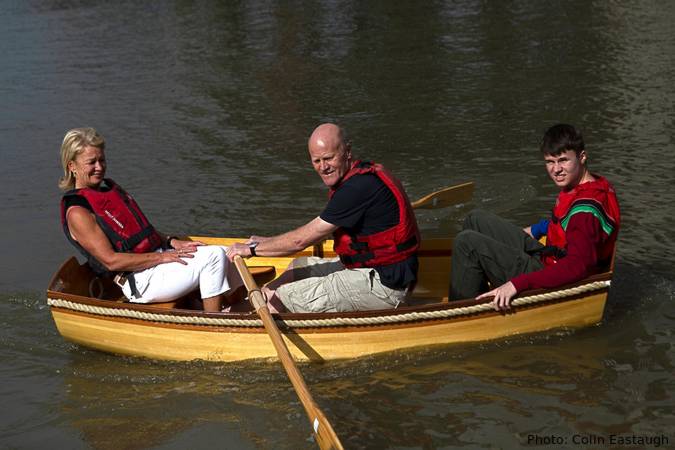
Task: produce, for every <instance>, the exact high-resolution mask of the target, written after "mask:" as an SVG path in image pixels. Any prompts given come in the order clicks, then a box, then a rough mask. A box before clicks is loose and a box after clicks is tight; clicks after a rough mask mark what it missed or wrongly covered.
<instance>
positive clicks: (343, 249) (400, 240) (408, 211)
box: [328, 160, 421, 268]
mask: <svg viewBox="0 0 675 450" xmlns="http://www.w3.org/2000/svg"><path fill="white" fill-rule="evenodd" d="M368 173H370V174H373V175H376V176H377V177H378V178H379V179H380V180H382V182H383V183H384V184H385V186H387V188H389V190H390V191H391V192H392V193H393V195H394V198H395V199H396V203H397V204H398V210H399V220H398V224H396V225H394V226H393V227H391V228H388V229H386V230H384V231H380V232H377V233H374V234H370V235H367V236H361V235H356V236H354V235H351V234H349V233H348V232H347V231H346V230H345V229H343V228H338V229H337V230H335V232H334V233H333V238H334V245H333V249H334V250H335V253H337V254H338V256H340V260H341V261H342V263H343V264H344V265H345V266H346V267H348V268H355V267H376V266H384V265H388V264H395V263H398V262H402V261H405V260H406V259H407V258H409V257H410V256H412V255H414V254H415V252H417V250H418V249H419V246H420V241H421V238H420V232H419V230H418V228H417V220H416V219H415V213H414V212H413V209H412V206H411V205H410V200H408V196H407V195H406V193H405V190H404V189H403V186H402V185H401V182H400V181H398V180H397V179H396V178H395V177H394V176H393V175H392V174H391V173H390V172H389V171H387V170H386V169H385V168H384V167H383V166H382V165H381V164H375V163H372V162H368V161H366V162H362V161H360V160H357V161H354V162H353V163H352V167H351V168H350V169H349V171H348V172H347V173H346V174H345V175H344V177H342V180H340V183H339V184H338V185H337V186H334V187H333V188H331V190H330V191H329V193H328V197H329V198H332V197H333V195H334V194H335V191H337V190H338V189H339V188H340V186H341V185H342V184H343V183H344V182H345V181H347V180H348V179H350V178H351V177H353V176H356V175H362V174H368Z"/></svg>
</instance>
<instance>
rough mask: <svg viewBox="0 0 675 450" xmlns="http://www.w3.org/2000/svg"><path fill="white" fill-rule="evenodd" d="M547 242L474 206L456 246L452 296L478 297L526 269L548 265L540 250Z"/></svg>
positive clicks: (534, 269) (454, 298) (453, 297)
mask: <svg viewBox="0 0 675 450" xmlns="http://www.w3.org/2000/svg"><path fill="white" fill-rule="evenodd" d="M542 247H543V246H542V245H541V244H540V243H539V242H538V241H536V240H535V239H533V238H532V237H531V236H529V235H528V234H527V233H525V232H524V231H523V229H522V228H520V227H518V226H516V225H514V224H512V223H510V222H507V221H506V220H504V219H502V218H501V217H499V216H496V215H494V214H492V213H489V212H486V211H482V210H474V211H471V212H470V213H469V215H468V216H467V217H466V219H465V220H464V229H463V230H462V231H461V232H460V233H459V234H458V235H457V237H455V240H454V242H453V246H452V274H451V277H450V299H451V300H460V299H465V298H474V297H476V296H477V295H478V294H481V293H483V292H486V291H487V290H488V284H487V282H488V281H489V282H490V284H491V285H492V287H493V288H495V287H498V286H501V285H502V284H504V283H506V282H507V281H508V280H510V279H511V278H513V277H515V276H517V275H520V274H522V273H528V272H534V271H536V270H540V269H542V268H543V267H544V265H543V263H542V262H541V260H540V259H539V256H538V255H537V254H536V251H537V250H540V249H541V248H542Z"/></svg>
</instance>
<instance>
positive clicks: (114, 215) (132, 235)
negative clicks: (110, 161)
mask: <svg viewBox="0 0 675 450" xmlns="http://www.w3.org/2000/svg"><path fill="white" fill-rule="evenodd" d="M102 185H103V186H104V188H103V189H92V188H83V189H73V190H70V191H68V192H66V193H65V194H64V195H63V198H62V199H61V224H62V225H63V232H64V233H65V234H66V237H67V238H68V240H69V241H70V242H71V243H72V244H73V245H74V246H75V247H76V248H77V249H78V250H79V251H80V252H81V253H82V254H83V255H84V256H85V257H86V258H87V261H88V262H89V265H90V266H91V267H92V269H93V270H94V271H95V272H97V273H98V274H102V273H105V272H107V270H106V268H105V267H104V266H103V264H101V263H100V262H99V261H97V260H96V259H95V258H94V257H93V256H92V255H91V254H90V253H89V252H87V251H86V250H85V249H84V248H83V247H82V246H81V245H80V244H79V243H78V242H77V241H76V240H74V239H73V237H72V236H71V234H70V230H69V229H68V221H67V220H66V199H67V198H68V197H71V196H79V197H83V198H84V199H86V200H87V202H88V203H89V205H90V206H91V208H92V212H93V213H94V215H95V216H96V223H98V225H99V226H100V227H101V229H102V230H103V232H104V233H105V235H106V237H107V238H108V240H109V241H110V243H111V245H112V247H113V249H115V251H116V252H120V253H148V252H152V251H155V250H157V249H158V248H160V247H162V244H163V242H164V239H163V238H162V236H161V235H160V234H159V233H158V232H157V230H155V228H154V227H153V226H152V224H151V223H150V222H149V221H148V219H147V218H146V217H145V214H143V211H141V208H140V207H139V206H138V204H137V203H136V201H135V200H134V199H133V197H131V195H129V194H128V193H127V192H126V191H124V189H122V188H121V187H120V186H119V185H118V184H117V183H115V182H114V181H112V180H110V179H105V180H104V182H103V183H102Z"/></svg>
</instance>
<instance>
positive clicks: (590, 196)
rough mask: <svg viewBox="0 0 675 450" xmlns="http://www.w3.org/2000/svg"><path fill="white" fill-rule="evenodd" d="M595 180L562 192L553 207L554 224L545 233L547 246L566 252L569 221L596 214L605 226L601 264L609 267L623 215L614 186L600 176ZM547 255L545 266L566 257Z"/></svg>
mask: <svg viewBox="0 0 675 450" xmlns="http://www.w3.org/2000/svg"><path fill="white" fill-rule="evenodd" d="M593 176H594V177H595V180H594V181H590V182H587V183H581V184H579V185H578V186H576V187H575V188H574V189H572V190H570V191H568V192H564V191H562V192H560V193H559V194H558V198H557V200H556V204H555V206H554V207H553V211H552V214H551V222H550V223H549V225H548V231H547V234H546V245H547V247H548V246H554V247H556V248H558V249H562V250H564V249H565V248H566V247H567V239H566V235H565V231H566V230H567V225H568V224H569V221H570V219H571V218H572V217H573V216H574V215H575V214H579V213H589V214H593V216H595V217H596V218H597V219H598V221H599V222H600V226H601V227H602V232H603V234H604V235H605V239H603V242H602V244H601V246H600V248H599V249H598V265H600V266H603V265H608V264H609V263H610V262H611V259H612V255H613V254H614V246H615V244H616V238H617V235H618V232H619V223H620V221H621V212H620V210H619V202H618V201H617V199H616V193H615V192H614V187H612V185H611V184H610V183H609V182H608V181H607V179H605V178H604V177H601V176H599V175H595V174H594V175H593ZM556 253H557V252H547V253H544V255H543V256H542V260H543V262H544V264H546V265H551V264H555V263H556V262H557V260H558V259H560V258H561V257H563V256H564V251H563V252H559V253H557V254H556Z"/></svg>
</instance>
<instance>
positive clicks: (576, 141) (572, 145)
mask: <svg viewBox="0 0 675 450" xmlns="http://www.w3.org/2000/svg"><path fill="white" fill-rule="evenodd" d="M539 148H540V150H541V152H542V153H543V154H545V155H552V156H558V155H559V154H560V153H562V152H564V151H566V150H574V152H575V153H576V154H577V156H578V155H579V153H580V152H581V151H582V150H584V149H585V145H584V138H583V136H582V135H581V131H579V130H577V129H576V128H574V127H573V126H572V125H568V124H566V123H560V124H558V125H554V126H552V127H551V128H549V129H548V130H547V131H546V134H544V138H543V139H542V141H541V146H540V147H539Z"/></svg>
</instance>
